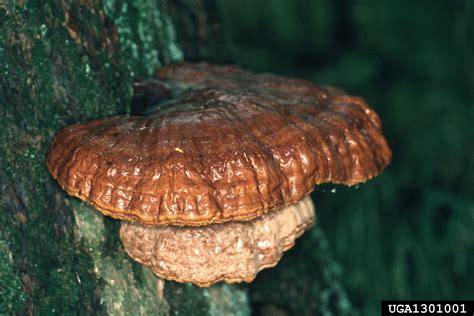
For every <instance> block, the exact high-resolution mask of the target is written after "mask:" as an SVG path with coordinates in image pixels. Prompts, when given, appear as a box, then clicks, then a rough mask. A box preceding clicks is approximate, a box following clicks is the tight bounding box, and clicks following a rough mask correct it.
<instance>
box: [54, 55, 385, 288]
mask: <svg viewBox="0 0 474 316" xmlns="http://www.w3.org/2000/svg"><path fill="white" fill-rule="evenodd" d="M156 77H157V78H158V79H157V81H156V82H154V83H152V84H150V83H149V84H147V83H144V85H145V86H144V87H138V90H140V91H142V92H143V91H145V93H147V91H149V90H150V89H152V90H156V91H157V94H159V95H160V98H159V99H161V102H159V103H158V104H157V105H156V109H155V112H154V113H153V114H150V115H148V116H128V115H125V116H117V117H111V118H104V119H99V120H95V121H91V122H86V123H81V124H75V125H72V126H69V127H66V128H64V129H63V130H61V131H59V132H58V133H57V135H56V138H55V139H54V141H53V144H52V146H51V150H50V153H49V156H48V159H47V165H48V169H49V171H50V172H51V174H52V176H53V178H55V179H57V181H58V182H59V184H60V185H61V186H62V187H63V189H65V190H66V191H67V192H68V193H69V194H71V195H73V196H77V197H79V198H81V199H82V200H84V201H86V202H88V203H90V204H92V205H94V206H95V207H96V208H97V209H98V210H100V211H101V212H102V213H104V214H106V215H110V216H112V217H114V218H118V219H123V220H128V221H132V222H136V223H127V224H124V225H123V227H122V229H121V237H122V240H123V241H124V245H125V248H126V250H127V251H128V253H129V254H130V255H131V256H132V257H133V258H134V259H135V260H137V261H140V262H142V263H144V264H147V265H150V266H152V268H153V270H154V271H155V272H156V273H157V274H158V275H160V276H162V277H164V278H167V279H172V280H177V281H182V282H193V283H196V284H198V285H201V286H208V285H210V284H212V283H214V282H217V281H220V280H225V281H227V282H239V281H249V280H251V279H253V277H254V276H255V274H256V273H257V272H258V271H259V270H261V269H263V268H265V267H269V266H272V265H275V264H276V263H277V262H278V260H279V258H280V257H281V253H282V251H284V250H286V249H287V248H289V247H291V245H292V244H293V241H294V239H295V238H296V237H297V236H298V235H300V234H301V233H302V231H303V230H304V229H306V228H307V227H308V226H309V225H310V223H312V222H313V220H314V212H313V207H312V204H311V202H310V201H308V198H306V200H303V201H302V202H299V201H301V200H302V199H303V198H304V197H305V196H306V195H307V194H308V193H309V192H311V191H312V190H313V188H314V186H315V185H317V184H319V183H324V182H333V183H342V184H347V185H354V184H357V183H361V182H365V181H367V180H369V179H370V178H372V177H374V176H376V175H377V174H379V173H380V172H381V171H382V170H383V168H384V167H385V166H386V165H387V164H388V163H389V162H390V158H391V151H390V148H389V147H388V145H387V143H386V141H385V138H384V136H383V135H382V131H381V122H380V119H379V117H378V116H377V114H376V113H375V112H374V111H373V110H372V109H371V108H370V107H369V106H368V105H367V104H366V103H365V101H364V100H362V99H361V98H358V97H353V96H349V95H346V94H345V93H344V92H343V91H341V90H339V89H336V88H331V87H318V86H315V85H314V84H312V83H310V82H307V81H302V80H295V79H289V78H285V77H281V76H276V75H270V74H254V73H251V72H248V71H245V70H242V69H239V68H237V67H234V66H216V65H210V64H205V63H203V64H179V65H170V66H165V67H163V68H161V69H159V70H158V71H157V73H156ZM154 85H155V86H156V89H155V88H154ZM301 203H303V204H301ZM290 205H294V206H290ZM301 205H304V206H305V207H302V206H301ZM308 205H310V206H308ZM302 209H305V210H306V211H296V212H297V213H298V212H303V213H304V212H307V214H306V213H305V214H306V215H308V214H310V215H308V216H306V217H305V216H303V215H301V216H300V218H299V220H293V221H289V222H291V224H288V225H289V226H288V227H286V228H285V229H286V230H284V231H285V232H284V233H282V232H276V231H273V229H275V228H274V227H279V229H281V228H282V226H285V225H286V224H285V223H286V222H287V221H288V217H287V216H290V217H291V216H293V215H294V212H295V210H302ZM288 212H290V213H288ZM267 213H268V214H267ZM286 213H288V214H290V215H284V214H286ZM291 214H293V215H291ZM254 219H255V220H254ZM251 220H253V221H251ZM259 223H260V224H259ZM262 223H263V224H262ZM270 223H272V224H270ZM144 225H148V226H157V225H158V226H157V227H148V226H144ZM165 225H167V226H165ZM173 225H177V226H179V227H176V226H174V227H173ZM181 226H186V227H181ZM191 226H199V227H194V228H193V227H191ZM273 226H274V227H273ZM258 227H265V229H272V233H271V234H267V235H265V234H263V236H266V237H264V238H267V239H265V240H262V239H261V234H259V233H257V231H258V230H259V229H260V228H258ZM271 227H273V228H271ZM281 230H282V231H283V229H281ZM229 236H234V237H233V238H231V237H229ZM238 236H241V237H238ZM224 237H225V238H224ZM227 237H228V238H227ZM144 240H148V241H149V243H147V244H143V241H144ZM242 243H244V244H245V247H243V246H242ZM258 244H271V245H273V246H272V247H273V248H272V251H273V254H272V255H262V254H261V253H259V252H258V249H257V248H258V246H257V245H258ZM180 245H183V247H180ZM184 245H186V246H184ZM238 245H240V248H238V247H237V246H238ZM193 247H194V248H193ZM206 247H211V248H206ZM226 247H228V248H229V249H226V250H222V249H225V248H226ZM165 248H166V249H165ZM173 249H175V250H176V251H174V250H173ZM193 249H194V250H193ZM218 249H221V250H222V251H220V250H218ZM238 249H240V250H238ZM278 249H279V250H278ZM178 250H179V251H178ZM195 250H198V251H197V253H196V252H193V251H195ZM238 251H241V252H242V251H243V252H247V253H246V254H243V253H238V254H237V253H236V252H238ZM192 253H195V257H193V256H192ZM200 254H208V255H209V256H206V255H200ZM212 257H214V259H213V258H212ZM163 258H166V260H165V259H163ZM187 258H188V259H187ZM193 258H194V259H193ZM231 258H232V259H231ZM251 258H252V259H251ZM268 258H271V260H269V259H268ZM231 262H233V264H235V266H232V265H231V266H229V267H221V266H222V265H229V264H231ZM200 266H201V267H204V266H205V267H208V268H209V269H210V270H209V269H200ZM250 266H252V267H250ZM217 267H220V268H217ZM227 268H229V269H230V270H232V271H229V270H226V269H227ZM200 270H202V271H207V272H202V273H201V274H200V273H199V271H200ZM211 270H214V271H211ZM209 271H211V272H212V273H211V272H209Z"/></svg>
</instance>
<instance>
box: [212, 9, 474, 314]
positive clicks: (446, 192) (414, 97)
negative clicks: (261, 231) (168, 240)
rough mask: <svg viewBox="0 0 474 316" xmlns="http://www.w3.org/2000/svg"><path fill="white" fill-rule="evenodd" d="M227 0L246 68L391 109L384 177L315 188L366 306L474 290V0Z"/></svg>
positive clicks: (234, 41) (359, 303)
mask: <svg viewBox="0 0 474 316" xmlns="http://www.w3.org/2000/svg"><path fill="white" fill-rule="evenodd" d="M219 3H220V5H221V12H222V15H223V21H224V22H225V24H224V25H225V27H226V30H227V35H228V38H229V41H230V43H231V45H232V46H231V47H232V54H233V56H234V58H235V59H236V61H237V63H238V64H239V65H242V66H244V67H246V68H250V69H255V70H258V71H270V72H276V73H282V74H287V75H290V76H294V77H305V78H307V79H309V80H312V81H314V82H316V83H318V84H330V85H336V86H339V87H342V88H343V89H345V90H346V91H347V92H349V93H350V94H356V95H360V96H363V97H364V98H365V99H366V100H368V102H369V104H370V105H371V106H373V107H374V108H375V110H376V111H377V112H378V113H379V114H380V116H381V118H382V121H383V123H384V132H385V134H386V136H387V138H388V141H389V144H390V145H391V147H392V149H393V161H392V164H391V165H390V166H389V167H388V168H387V170H386V171H385V172H384V173H383V174H382V176H380V177H379V178H377V179H375V180H373V181H371V182H369V183H367V184H364V185H360V186H359V188H357V189H354V188H344V187H339V186H337V187H334V188H336V194H332V193H331V189H332V188H333V187H332V186H329V187H323V188H320V189H317V190H316V192H315V193H314V195H313V197H314V200H315V202H316V206H317V209H318V211H319V212H318V215H319V225H320V226H321V227H322V228H323V230H324V231H325V232H326V234H327V235H328V239H329V243H330V245H331V246H332V247H333V249H334V252H335V257H336V260H337V261H339V263H340V264H341V267H342V269H343V273H342V279H343V284H344V285H345V286H346V287H347V289H348V295H349V298H350V299H351V300H352V303H353V304H354V305H355V306H356V307H357V308H358V309H360V312H361V314H362V315H376V314H378V307H379V305H378V304H379V300H380V299H384V298H385V299H388V298H392V299H415V298H419V299H420V298H429V299H462V298H465V299H467V298H471V299H472V298H473V297H474V228H473V227H474V128H473V126H472V122H473V121H474V101H473V100H474V2H473V1H469V0H466V1H463V0H459V1H390V0H383V1H370V0H358V1H348V0H338V1H324V0H315V1H303V0H300V1H284V0H283V1H270V0H265V1H251V0H243V1H238V2H232V1H224V0H221V1H219ZM264 273H265V272H264ZM268 273H271V272H268Z"/></svg>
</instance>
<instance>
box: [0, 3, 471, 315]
mask: <svg viewBox="0 0 474 316" xmlns="http://www.w3.org/2000/svg"><path fill="white" fill-rule="evenodd" d="M473 39H474V2H473V1H470V0H457V1H442V0H438V1H428V0H420V1H390V0H381V1H372V0H357V1H355V0H354V1H350V0H333V1H330V0H313V1H304V0H275V1H273V0H260V1H253V0H239V1H226V0H218V1H210V0H209V1H205V0H168V1H166V0H156V1H149V0H120V1H118V0H104V1H99V0H90V1H74V0H72V1H46V2H45V3H43V2H40V1H32V0H30V1H23V2H10V1H1V0H0V158H1V164H0V192H1V199H0V227H1V229H0V314H30V315H32V314H48V315H49V314H71V313H78V312H79V313H83V314H86V313H88V314H110V313H113V314H124V315H125V314H151V313H153V314H156V313H159V314H163V315H170V314H178V313H179V314H192V313H194V314H200V315H222V314H239V315H248V314H250V313H253V314H257V315H258V314H262V315H265V314H267V315H275V314H278V315H286V314H301V315H313V314H322V315H353V314H360V315H377V314H378V313H379V300H380V299H414V298H418V299H422V298H429V299H463V298H472V297H474V282H473V281H472V280H474V232H473V227H474V145H473V143H474V142H473V140H474V131H473V129H472V126H471V125H472V123H471V122H473V121H474V104H473V102H474V101H473V100H474V88H473V87H474V71H472V70H473V69H474V41H473ZM183 59H186V60H191V61H201V60H207V61H211V62H219V63H229V62H235V63H237V64H238V65H240V66H242V67H244V68H248V69H253V70H255V71H268V72H274V73H279V74H284V75H288V76H292V77H302V78H306V79H308V80H311V81H313V82H316V83H318V84H330V85H336V86H339V87H341V88H343V89H345V90H346V91H347V92H348V93H350V94H355V95H360V96H362V97H364V98H365V99H366V100H368V102H369V104H371V105H372V106H373V107H374V109H375V110H376V111H377V112H378V113H379V114H380V116H381V118H382V121H383V123H384V132H385V134H386V136H387V138H388V141H389V144H390V145H391V147H392V149H393V161H392V164H391V165H390V166H389V167H388V168H387V170H386V171H385V172H384V173H383V174H382V175H381V176H379V177H378V178H376V179H375V180H372V181H370V182H369V183H367V184H364V185H360V186H359V187H358V188H346V187H342V186H332V185H325V186H321V187H319V188H317V190H316V191H315V192H314V194H313V198H314V200H315V202H316V205H317V209H318V216H319V221H318V226H317V227H316V228H315V229H312V230H311V231H310V232H308V233H307V234H305V235H304V236H303V237H302V238H301V240H300V241H299V242H297V245H296V247H295V248H294V249H292V250H291V251H289V252H288V254H287V255H286V256H285V257H284V258H283V260H282V261H281V262H280V264H279V265H278V267H276V268H275V269H269V270H265V271H263V272H261V273H260V274H259V276H258V277H257V279H256V280H255V281H254V282H253V283H251V284H250V285H225V284H219V285H217V286H214V287H212V288H210V289H204V290H203V289H198V288H196V287H194V286H191V285H182V284H177V283H174V282H164V283H163V282H159V281H157V279H156V278H155V277H154V276H153V275H152V273H151V272H150V271H149V269H146V268H143V267H142V266H140V265H139V264H137V263H135V262H133V261H132V260H130V259H129V258H128V256H126V255H125V254H124V251H123V249H122V246H121V245H120V242H119V240H118V228H119V224H118V223H117V221H114V220H112V219H110V218H107V217H103V216H101V215H99V214H98V212H95V211H93V210H92V209H91V208H90V207H89V206H87V205H85V204H84V203H81V202H79V201H77V199H72V198H69V197H67V196H66V194H64V192H62V191H61V189H60V188H59V187H58V186H57V184H56V183H55V182H54V181H52V180H51V178H50V176H49V174H48V172H47V170H46V168H45V166H44V158H45V155H46V152H47V149H48V147H49V144H50V142H51V140H52V138H53V136H54V133H55V131H56V130H58V129H59V128H62V127H64V126H66V125H68V124H72V123H75V122H80V121H86V120H90V119H93V118H97V117H103V116H110V115H116V114H124V113H129V112H130V99H131V95H132V82H133V77H134V76H137V75H145V76H146V75H151V74H152V73H153V70H154V69H155V68H157V67H159V66H161V65H162V64H166V63H172V62H179V61H181V60H183ZM334 189H335V190H334ZM334 191H335V192H334Z"/></svg>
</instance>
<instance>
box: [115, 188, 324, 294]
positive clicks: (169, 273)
mask: <svg viewBox="0 0 474 316" xmlns="http://www.w3.org/2000/svg"><path fill="white" fill-rule="evenodd" d="M314 219H315V212H314V205H313V202H312V201H311V198H310V197H309V196H308V197H305V198H303V199H302V200H301V201H300V202H298V203H296V204H293V205H290V206H287V207H284V208H282V209H279V210H276V211H274V212H269V213H267V214H265V215H263V216H261V217H259V218H258V219H255V220H253V221H247V222H230V223H224V224H212V225H208V226H205V227H176V226H155V227H150V226H144V225H141V224H138V223H132V222H126V221H124V222H122V227H121V228H120V238H121V239H122V243H123V245H124V247H125V250H126V251H127V252H128V254H129V255H130V256H131V257H132V258H133V259H134V260H135V261H138V262H140V263H142V264H144V265H146V266H150V267H151V269H152V270H153V271H154V272H155V273H156V274H157V275H158V276H159V277H161V278H164V279H167V280H173V281H178V282H191V283H194V284H196V285H199V286H205V287H207V286H210V285H212V284H213V283H216V282H219V281H226V282H228V283H234V282H242V281H245V282H251V281H252V280H253V279H254V278H255V276H256V274H257V273H258V272H259V271H260V270H262V269H265V268H269V267H273V266H275V265H276V264H277V263H278V261H279V260H280V258H281V257H282V255H283V252H284V251H286V250H288V249H290V248H291V247H293V245H294V243H295V239H296V238H297V237H299V236H300V235H302V234H303V232H304V231H305V230H307V229H308V228H309V227H311V225H312V224H313V223H314Z"/></svg>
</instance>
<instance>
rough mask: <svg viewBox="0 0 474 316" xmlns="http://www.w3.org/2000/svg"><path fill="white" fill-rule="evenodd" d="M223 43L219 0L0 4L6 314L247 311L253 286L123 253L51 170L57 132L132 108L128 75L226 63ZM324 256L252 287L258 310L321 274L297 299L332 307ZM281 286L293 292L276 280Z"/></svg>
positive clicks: (0, 211) (112, 232) (110, 231)
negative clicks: (158, 272) (166, 270)
mask: <svg viewBox="0 0 474 316" xmlns="http://www.w3.org/2000/svg"><path fill="white" fill-rule="evenodd" d="M171 17H172V18H173V20H174V22H175V25H174V24H173V23H172V19H171ZM176 34H178V39H179V40H177V39H176ZM223 43H224V39H223V36H222V32H220V28H219V23H218V20H217V7H216V5H215V3H214V2H212V1H201V0H188V1H187V0H181V1H178V0H176V1H173V2H170V3H167V2H166V0H155V1H147V0H104V1H99V0H90V1H80V0H71V1H65V0H63V1H55V0H50V1H45V3H40V2H39V1H20V0H18V1H16V2H6V0H0V159H1V165H0V189H1V191H0V192H1V193H2V199H1V204H0V314H3V313H6V314H25V313H26V314H48V315H49V314H72V313H79V314H84V313H90V314H96V313H104V314H106V313H111V314H167V315H168V314H177V313H180V314H182V315H188V314H199V315H206V314H208V315H211V314H216V315H223V314H243V315H245V314H249V313H250V300H249V295H248V287H246V286H238V285H226V284H218V285H216V286H213V287H211V288H209V289H200V288H197V287H195V286H192V285H183V284H177V283H174V282H163V281H161V280H159V279H157V278H156V277H155V276H154V275H153V273H152V272H151V271H150V270H149V269H148V268H144V267H142V266H141V265H140V264H137V263H135V262H134V261H132V260H131V259H130V258H129V257H128V256H127V255H126V254H125V252H124V251H123V248H122V246H121V244H120V241H119V238H118V229H119V224H118V222H117V221H115V220H113V219H111V218H108V217H104V216H102V215H101V214H100V213H99V212H96V211H93V210H92V209H91V207H89V206H87V205H86V204H85V203H82V202H80V201H79V200H77V199H74V198H70V197H68V196H67V195H66V194H65V193H64V192H63V191H62V190H61V189H60V188H59V187H58V185H57V184H56V182H55V181H53V180H52V179H51V177H50V176H49V173H48V171H47V170H46V167H45V157H46V154H47V150H48V147H49V144H50V143H51V140H52V138H53V137H54V133H55V131H56V130H58V129H60V128H62V127H64V126H66V125H69V124H72V123H75V122H80V121H86V120H90V119H94V118H98V117H103V116H110V115H115V114H124V113H128V112H129V105H130V99H131V94H132V78H133V76H135V75H151V74H152V72H153V70H154V69H156V68H157V67H159V66H160V65H161V64H163V63H170V62H176V61H180V60H182V59H183V51H184V53H185V54H184V55H185V56H186V58H187V59H190V60H200V59H203V58H204V59H206V60H211V61H228V60H229V59H230V58H229V55H228V53H227V52H228V51H227V49H226V47H225V45H224V44H223ZM181 48H182V49H181ZM307 240H308V241H307V242H306V243H305V245H310V249H305V248H304V247H303V248H301V250H298V251H299V252H297V253H300V254H305V253H306V255H307V256H308V252H309V253H311V251H313V252H314V249H315V248H313V247H311V245H315V244H314V243H315V242H316V241H321V240H323V241H324V238H323V237H322V234H321V232H320V231H318V230H316V231H313V232H312V234H311V235H310V236H309V237H308V239H307ZM314 247H316V248H318V251H320V252H323V254H324V251H326V250H324V249H322V246H321V243H320V242H317V243H316V245H315V246H314ZM320 248H321V249H320ZM317 255H318V256H315V255H313V254H310V255H309V258H310V261H309V262H311V264H314V265H316V266H315V267H310V269H315V270H318V271H321V272H316V273H313V274H312V275H313V277H312V278H310V279H308V281H304V278H305V276H304V275H303V276H301V275H295V273H296V271H299V270H297V269H295V270H294V271H293V272H292V273H290V274H288V273H285V272H283V273H279V272H278V271H276V272H273V273H277V274H276V275H270V276H269V277H267V279H265V278H263V279H261V281H259V282H257V283H256V284H255V285H253V287H252V288H251V293H252V298H253V300H254V302H255V304H257V305H256V306H257V307H259V311H260V312H262V313H265V311H266V310H268V311H271V309H272V308H273V307H272V306H278V304H280V303H281V302H283V301H284V300H285V299H282V298H281V297H288V296H289V297H292V296H291V295H292V294H291V293H286V290H287V289H289V290H292V289H295V288H294V287H293V286H294V285H296V284H298V286H301V285H304V286H306V287H307V286H308V285H309V286H311V285H314V282H316V283H317V285H316V287H314V286H313V287H312V288H311V290H310V291H306V292H305V293H303V294H301V295H296V297H297V299H296V302H293V301H292V302H293V303H294V304H296V303H297V304H300V305H301V304H303V305H304V304H308V305H311V304H313V305H314V306H313V307H312V309H311V310H313V311H323V310H325V309H324V308H323V309H321V306H323V305H322V304H324V298H322V297H323V296H322V294H321V293H322V292H323V291H324V290H326V291H328V290H331V289H333V290H334V289H335V286H336V287H337V286H338V283H337V282H336V281H335V280H336V279H337V273H336V274H334V273H333V274H331V273H332V272H329V274H328V273H327V271H329V270H327V269H328V268H331V267H333V266H334V264H333V262H332V261H331V260H330V259H328V260H329V261H327V260H326V259H327V258H330V256H329V255H328V254H327V253H326V257H327V258H326V257H324V256H322V257H321V256H320V255H321V254H320V253H319V254H317ZM328 256H329V257H328ZM300 257H301V255H300ZM321 258H322V259H321ZM300 259H301V258H300ZM291 265H292V263H291V262H289V263H288V264H286V265H284V267H287V266H289V267H290V268H289V269H293V268H291ZM320 268H321V269H320ZM284 269H285V268H284ZM324 269H326V270H327V271H326V276H327V275H329V277H326V276H323V271H325V270H324ZM303 273H304V271H303ZM331 275H332V276H331ZM295 278H296V279H297V281H295ZM301 278H303V280H301ZM265 280H267V281H268V280H271V281H272V282H273V283H272V282H270V283H268V282H266V281H265ZM275 282H276V284H275V288H274V289H270V290H269V289H268V288H266V287H265V284H274V283H275ZM282 282H286V283H289V285H288V284H287V288H285V289H279V288H277V287H278V286H279V285H281V284H282ZM316 289H317V293H316V292H315V291H316ZM331 291H332V290H331ZM331 291H330V293H329V296H328V295H326V298H327V297H329V299H330V300H333V301H334V302H328V306H329V307H327V310H328V311H329V310H332V311H347V310H350V304H349V303H348V302H347V300H346V299H345V297H344V295H343V294H344V291H342V290H341V289H336V290H334V291H333V292H331ZM334 293H336V294H334ZM341 293H342V294H341ZM296 294H298V293H296ZM326 294H327V293H326ZM315 295H316V296H315ZM293 296H295V294H294V293H293ZM334 297H336V299H334ZM286 300H288V298H286ZM340 302H345V303H346V308H345V309H344V308H342V309H341V308H339V307H337V304H339V303H340ZM293 303H291V302H290V303H285V304H286V305H288V304H290V305H291V304H293ZM347 304H349V305H347ZM339 305H340V304H339ZM323 307H324V306H323ZM288 310H295V309H294V308H293V309H291V308H289V309H288ZM302 310H303V311H304V310H305V309H302Z"/></svg>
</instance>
